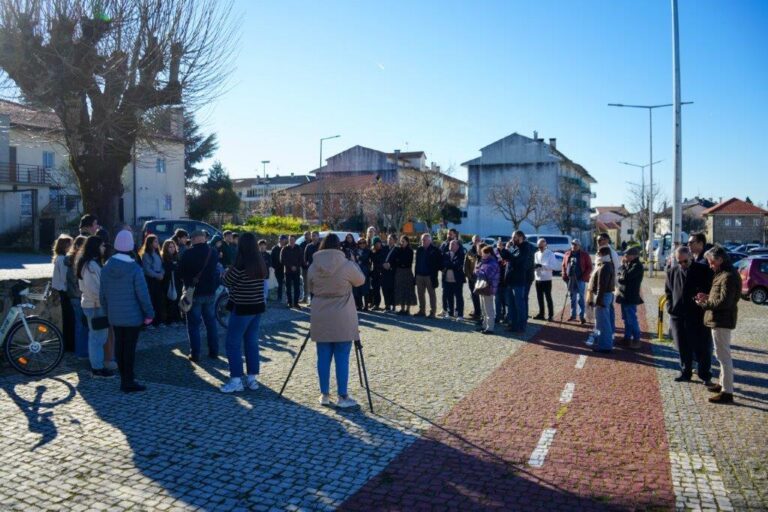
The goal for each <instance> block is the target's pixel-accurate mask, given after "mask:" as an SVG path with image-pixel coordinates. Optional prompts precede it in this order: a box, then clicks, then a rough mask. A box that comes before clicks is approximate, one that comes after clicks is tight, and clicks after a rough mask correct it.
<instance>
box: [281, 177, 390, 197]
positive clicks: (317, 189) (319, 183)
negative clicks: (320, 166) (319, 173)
mask: <svg viewBox="0 0 768 512" xmlns="http://www.w3.org/2000/svg"><path fill="white" fill-rule="evenodd" d="M374 183H376V174H373V173H369V174H362V175H358V176H338V177H330V176H329V177H327V178H320V179H316V180H314V181H311V182H309V183H304V184H303V185H297V186H295V187H290V188H286V189H284V192H287V193H290V194H302V195H314V194H320V193H325V192H329V193H332V194H333V193H339V192H345V191H349V190H363V189H365V188H367V187H368V186H369V185H373V184H374Z"/></svg>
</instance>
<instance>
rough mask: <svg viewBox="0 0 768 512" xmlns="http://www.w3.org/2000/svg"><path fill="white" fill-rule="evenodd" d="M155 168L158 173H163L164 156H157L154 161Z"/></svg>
mask: <svg viewBox="0 0 768 512" xmlns="http://www.w3.org/2000/svg"><path fill="white" fill-rule="evenodd" d="M155 170H156V171H157V172H159V173H162V174H165V158H158V159H157V160H156V161H155Z"/></svg>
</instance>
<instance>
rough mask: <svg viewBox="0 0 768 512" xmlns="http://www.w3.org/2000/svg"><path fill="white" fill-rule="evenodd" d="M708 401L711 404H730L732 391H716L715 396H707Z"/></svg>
mask: <svg viewBox="0 0 768 512" xmlns="http://www.w3.org/2000/svg"><path fill="white" fill-rule="evenodd" d="M709 401H710V402H712V403H713V404H731V403H733V394H732V393H718V394H716V395H715V396H711V397H709Z"/></svg>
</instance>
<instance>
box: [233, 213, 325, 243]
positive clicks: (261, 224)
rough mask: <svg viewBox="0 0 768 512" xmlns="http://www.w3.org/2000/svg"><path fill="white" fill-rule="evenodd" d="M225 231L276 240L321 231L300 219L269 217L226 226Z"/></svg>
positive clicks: (255, 217)
mask: <svg viewBox="0 0 768 512" xmlns="http://www.w3.org/2000/svg"><path fill="white" fill-rule="evenodd" d="M224 229H229V230H231V231H235V232H239V233H244V232H251V233H256V234H257V235H258V236H259V237H260V238H266V239H267V240H276V239H277V237H278V236H280V235H299V234H301V233H303V232H304V231H307V230H309V231H313V230H318V231H319V230H320V227H319V226H312V225H310V224H307V223H305V222H304V221H303V220H302V219H300V218H299V217H280V216H277V215H271V216H269V217H260V216H254V217H251V218H249V219H248V220H247V221H245V224H240V225H237V224H225V225H224Z"/></svg>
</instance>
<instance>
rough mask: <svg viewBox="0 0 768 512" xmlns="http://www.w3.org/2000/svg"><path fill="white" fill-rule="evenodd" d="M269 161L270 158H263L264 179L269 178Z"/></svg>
mask: <svg viewBox="0 0 768 512" xmlns="http://www.w3.org/2000/svg"><path fill="white" fill-rule="evenodd" d="M268 163H269V160H262V161H261V165H262V166H263V172H264V179H267V164H268Z"/></svg>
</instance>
